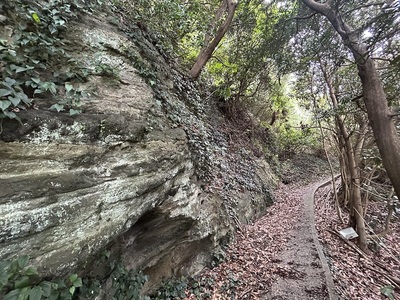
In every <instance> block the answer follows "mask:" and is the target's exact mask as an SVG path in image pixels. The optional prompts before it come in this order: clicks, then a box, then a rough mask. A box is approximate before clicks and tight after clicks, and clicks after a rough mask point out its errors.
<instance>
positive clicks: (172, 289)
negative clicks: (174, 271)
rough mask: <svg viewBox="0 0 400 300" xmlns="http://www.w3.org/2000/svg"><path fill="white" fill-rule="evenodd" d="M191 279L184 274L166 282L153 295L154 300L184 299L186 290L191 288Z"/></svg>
mask: <svg viewBox="0 0 400 300" xmlns="http://www.w3.org/2000/svg"><path fill="white" fill-rule="evenodd" d="M189 286H190V285H189V280H188V279H187V278H186V277H184V276H182V277H181V278H175V279H172V280H169V281H168V282H166V283H164V285H163V286H162V287H161V288H160V289H159V290H158V291H157V293H156V294H155V295H153V296H152V297H151V299H154V300H172V299H183V298H185V297H186V295H185V291H186V289H188V288H189Z"/></svg>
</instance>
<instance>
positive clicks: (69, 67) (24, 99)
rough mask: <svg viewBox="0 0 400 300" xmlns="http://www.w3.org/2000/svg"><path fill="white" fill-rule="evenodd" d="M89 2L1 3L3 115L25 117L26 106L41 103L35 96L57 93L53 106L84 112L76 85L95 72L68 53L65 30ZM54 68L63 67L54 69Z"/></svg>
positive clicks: (0, 101)
mask: <svg viewBox="0 0 400 300" xmlns="http://www.w3.org/2000/svg"><path fill="white" fill-rule="evenodd" d="M80 8H83V6H82V2H80V1H77V0H67V1H65V0H63V1H62V0H52V1H43V2H39V3H34V2H33V1H24V0H16V1H9V2H5V3H1V4H0V10H1V11H3V12H4V14H5V16H3V23H4V25H5V26H4V27H3V28H4V29H3V32H0V119H3V118H10V119H17V120H19V118H18V116H17V114H16V113H18V112H19V111H20V110H26V109H30V108H33V109H37V108H38V103H36V102H35V101H34V99H38V98H48V97H51V98H53V99H54V100H55V102H56V103H55V104H53V105H52V106H51V107H50V109H54V110H57V111H64V110H67V111H69V113H70V114H71V115H74V114H77V113H79V112H80V109H79V107H80V106H81V104H82V103H81V99H82V98H84V97H85V96H86V94H85V92H84V91H79V90H78V89H75V88H74V83H75V82H82V81H84V80H85V78H86V77H87V75H88V74H89V73H90V72H89V70H87V69H85V68H83V67H81V64H80V62H79V61H77V60H76V59H74V58H73V57H72V56H71V55H70V54H69V53H68V46H69V43H70V42H69V41H68V40H66V39H65V38H64V32H65V30H66V29H67V24H68V22H69V21H70V20H72V19H76V18H77V16H78V10H79V9H80ZM50 70H57V71H54V72H51V71H50Z"/></svg>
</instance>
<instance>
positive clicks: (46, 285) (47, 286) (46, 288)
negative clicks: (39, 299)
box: [40, 281, 52, 297]
mask: <svg viewBox="0 0 400 300" xmlns="http://www.w3.org/2000/svg"><path fill="white" fill-rule="evenodd" d="M40 287H41V289H42V292H43V296H45V297H50V294H51V290H52V285H51V283H50V282H48V281H43V282H41V283H40Z"/></svg>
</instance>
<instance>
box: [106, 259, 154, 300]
mask: <svg viewBox="0 0 400 300" xmlns="http://www.w3.org/2000/svg"><path fill="white" fill-rule="evenodd" d="M111 278H112V286H113V288H114V289H115V293H114V295H113V297H112V298H111V299H113V300H126V299H142V300H146V299H149V298H148V297H147V296H142V295H140V291H141V289H142V288H143V285H144V284H145V283H146V282H147V281H148V276H146V275H144V274H143V273H142V272H137V271H135V270H127V269H126V267H125V266H124V265H123V264H122V263H121V262H119V263H117V264H116V266H115V269H114V271H113V272H112V273H111Z"/></svg>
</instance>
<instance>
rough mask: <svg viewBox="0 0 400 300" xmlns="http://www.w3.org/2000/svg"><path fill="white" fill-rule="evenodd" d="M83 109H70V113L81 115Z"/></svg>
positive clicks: (71, 114)
mask: <svg viewBox="0 0 400 300" xmlns="http://www.w3.org/2000/svg"><path fill="white" fill-rule="evenodd" d="M81 112H82V111H80V110H76V109H72V108H71V109H70V110H69V115H70V116H75V115H79V114H80V113H81Z"/></svg>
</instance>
